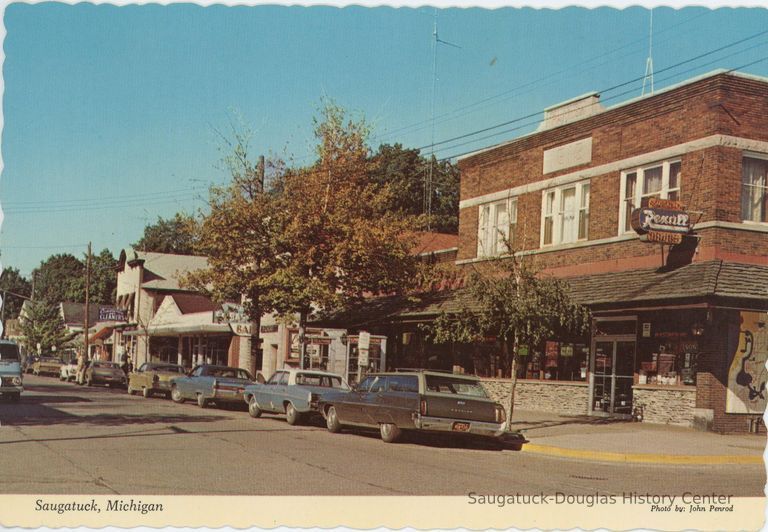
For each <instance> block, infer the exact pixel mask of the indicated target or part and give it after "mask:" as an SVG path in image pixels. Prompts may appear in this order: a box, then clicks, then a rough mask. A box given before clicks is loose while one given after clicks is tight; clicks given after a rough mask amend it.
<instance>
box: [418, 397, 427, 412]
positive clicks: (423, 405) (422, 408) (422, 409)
mask: <svg viewBox="0 0 768 532" xmlns="http://www.w3.org/2000/svg"><path fill="white" fill-rule="evenodd" d="M419 413H421V415H422V416H426V415H427V400H426V399H422V400H421V404H420V405H419Z"/></svg>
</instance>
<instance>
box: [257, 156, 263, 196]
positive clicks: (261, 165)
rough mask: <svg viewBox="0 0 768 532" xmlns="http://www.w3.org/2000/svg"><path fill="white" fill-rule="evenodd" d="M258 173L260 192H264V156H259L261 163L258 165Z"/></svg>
mask: <svg viewBox="0 0 768 532" xmlns="http://www.w3.org/2000/svg"><path fill="white" fill-rule="evenodd" d="M258 172H259V192H262V193H263V192H264V156H263V155H259V163H258Z"/></svg>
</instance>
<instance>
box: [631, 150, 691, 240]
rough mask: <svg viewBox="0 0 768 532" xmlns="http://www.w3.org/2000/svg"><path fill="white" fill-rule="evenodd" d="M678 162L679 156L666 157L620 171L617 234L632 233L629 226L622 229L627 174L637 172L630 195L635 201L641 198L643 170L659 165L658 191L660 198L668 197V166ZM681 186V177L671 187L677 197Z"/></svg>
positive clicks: (679, 160) (680, 161) (679, 161)
mask: <svg viewBox="0 0 768 532" xmlns="http://www.w3.org/2000/svg"><path fill="white" fill-rule="evenodd" d="M675 163H680V164H681V165H682V160H681V159H680V158H675V159H668V160H666V161H657V162H655V163H652V164H645V165H643V166H639V167H637V168H630V169H627V170H623V171H622V172H621V183H620V184H619V230H618V234H619V235H626V234H630V233H632V228H631V227H630V228H629V229H627V230H624V220H626V219H627V202H626V197H625V196H624V192H625V190H626V188H627V176H628V175H629V174H635V173H636V174H637V180H636V181H635V193H634V195H633V196H632V197H633V198H634V200H635V201H638V200H641V198H642V197H643V177H644V175H645V171H646V170H649V169H651V168H658V167H659V166H661V190H660V191H659V192H660V194H661V199H668V196H669V192H670V189H669V168H670V167H671V166H672V165H673V164H675ZM681 187H682V177H681V179H680V181H679V182H678V183H677V188H675V189H673V190H676V191H677V192H678V197H680V191H681ZM637 207H639V205H634V208H637Z"/></svg>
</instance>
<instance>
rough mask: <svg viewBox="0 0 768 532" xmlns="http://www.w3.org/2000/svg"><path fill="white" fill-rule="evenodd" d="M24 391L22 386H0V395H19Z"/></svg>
mask: <svg viewBox="0 0 768 532" xmlns="http://www.w3.org/2000/svg"><path fill="white" fill-rule="evenodd" d="M23 391H24V386H12V385H9V386H6V385H2V386H0V394H8V393H21V392H23Z"/></svg>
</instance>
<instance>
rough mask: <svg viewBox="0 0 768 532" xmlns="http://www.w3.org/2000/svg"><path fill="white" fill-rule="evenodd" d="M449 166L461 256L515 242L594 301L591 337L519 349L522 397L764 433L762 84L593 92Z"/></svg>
mask: <svg viewBox="0 0 768 532" xmlns="http://www.w3.org/2000/svg"><path fill="white" fill-rule="evenodd" d="M459 168H460V170H461V201H460V218H459V220H460V221H459V243H458V252H457V261H456V264H458V265H460V266H464V267H469V266H471V267H475V268H478V267H482V265H483V263H484V262H486V261H488V259H489V258H490V257H494V256H497V255H503V254H504V253H505V252H506V249H507V248H506V246H505V245H503V241H504V240H509V241H511V243H512V247H513V249H514V250H515V252H516V253H518V254H519V255H520V256H522V257H524V260H530V261H533V262H534V263H536V265H537V266H538V267H539V268H541V269H542V270H543V271H544V272H545V273H549V274H553V275H556V276H559V277H564V278H567V279H568V280H569V283H570V285H571V288H572V291H573V295H574V297H575V298H576V299H578V300H579V301H581V302H583V303H584V304H587V305H588V306H589V307H590V308H591V310H592V311H593V315H594V323H593V326H592V331H591V333H590V334H589V335H588V336H585V337H584V338H552V339H551V340H549V341H547V342H546V343H545V344H544V345H542V346H538V348H537V349H532V350H531V352H530V353H528V354H527V355H526V363H525V364H523V367H522V368H521V369H520V375H519V377H522V378H523V379H525V380H524V381H522V384H521V386H520V388H519V390H520V392H519V393H520V397H519V398H517V402H518V403H519V404H520V405H521V406H524V407H525V406H529V407H538V408H542V407H544V408H546V407H547V406H548V407H550V408H552V409H553V410H558V411H563V412H573V413H590V414H593V415H619V416H621V415H631V414H632V413H635V414H637V413H639V411H640V410H641V409H642V412H643V416H644V419H645V420H646V421H652V422H663V423H678V424H686V425H696V426H699V427H701V428H706V429H709V430H715V431H719V432H730V431H747V430H757V429H758V428H759V423H760V421H759V418H760V417H761V415H762V412H763V411H764V410H765V405H766V397H768V396H767V395H766V394H768V391H766V389H765V387H766V380H767V379H768V376H767V375H766V369H765V361H766V357H768V326H767V323H768V313H767V312H766V311H768V187H767V185H768V181H767V180H768V177H767V176H766V173H767V169H768V79H765V78H758V77H755V76H751V75H746V74H741V73H736V72H726V71H718V72H714V73H711V74H707V75H704V76H701V77H698V78H695V79H692V80H688V81H686V82H683V83H680V84H678V85H676V86H673V87H670V88H668V89H665V90H662V91H658V92H656V93H655V94H653V95H651V96H646V97H642V98H637V99H634V100H631V101H628V102H624V103H622V104H619V105H616V106H613V107H610V108H605V107H603V106H602V105H601V104H600V101H599V95H597V94H594V93H593V94H587V95H584V96H581V97H579V98H575V99H573V100H570V101H568V102H565V103H563V104H560V105H557V106H554V107H551V108H549V109H547V110H545V114H544V121H543V122H542V124H541V125H540V127H539V129H538V130H537V131H535V132H533V133H531V134H528V135H526V136H523V137H520V138H517V139H515V140H512V141H510V142H506V143H503V144H500V145H497V146H494V147H491V148H488V149H484V150H481V151H478V152H475V153H473V154H471V155H468V156H466V157H464V158H462V159H460V161H459ZM640 207H642V208H640ZM638 208H640V209H638ZM633 216H635V220H633ZM643 217H645V218H643ZM638 220H641V221H638ZM642 220H644V221H642ZM649 228H650V230H649ZM637 230H639V232H640V233H644V234H643V235H642V236H641V235H640V234H638V231H637ZM664 242H666V244H664ZM473 370H474V371H475V372H477V373H482V371H477V370H478V368H477V367H475V368H470V371H473ZM494 386H495V384H493V383H492V386H491V387H492V388H493V387H494Z"/></svg>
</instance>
